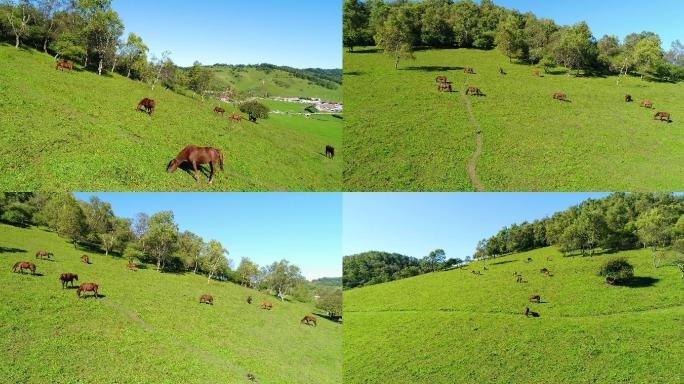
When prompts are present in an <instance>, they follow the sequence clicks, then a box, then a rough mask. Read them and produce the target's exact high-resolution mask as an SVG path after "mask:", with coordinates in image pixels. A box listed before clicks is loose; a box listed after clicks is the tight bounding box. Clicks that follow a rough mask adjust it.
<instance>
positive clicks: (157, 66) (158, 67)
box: [150, 51, 171, 91]
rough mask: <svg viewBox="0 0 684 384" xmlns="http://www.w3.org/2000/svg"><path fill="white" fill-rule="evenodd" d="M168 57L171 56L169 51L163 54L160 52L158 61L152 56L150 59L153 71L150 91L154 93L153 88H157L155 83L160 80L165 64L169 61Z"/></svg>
mask: <svg viewBox="0 0 684 384" xmlns="http://www.w3.org/2000/svg"><path fill="white" fill-rule="evenodd" d="M170 56H171V51H164V52H162V54H161V58H160V59H158V58H157V57H156V56H154V55H152V58H151V59H150V62H151V65H152V69H153V71H154V76H153V78H152V90H153V91H154V87H156V86H157V83H158V82H159V80H160V79H161V78H162V74H163V72H164V68H165V67H166V64H167V63H168V62H169V61H171V59H170Z"/></svg>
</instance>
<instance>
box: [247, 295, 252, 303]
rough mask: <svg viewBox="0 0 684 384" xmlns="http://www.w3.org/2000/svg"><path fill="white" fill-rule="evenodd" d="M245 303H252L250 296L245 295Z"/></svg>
mask: <svg viewBox="0 0 684 384" xmlns="http://www.w3.org/2000/svg"><path fill="white" fill-rule="evenodd" d="M247 304H252V296H247Z"/></svg>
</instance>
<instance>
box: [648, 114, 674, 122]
mask: <svg viewBox="0 0 684 384" xmlns="http://www.w3.org/2000/svg"><path fill="white" fill-rule="evenodd" d="M653 120H660V121H665V122H668V123H669V122H671V121H672V120H671V116H670V114H669V113H668V112H658V113H656V114H655V116H654V117H653Z"/></svg>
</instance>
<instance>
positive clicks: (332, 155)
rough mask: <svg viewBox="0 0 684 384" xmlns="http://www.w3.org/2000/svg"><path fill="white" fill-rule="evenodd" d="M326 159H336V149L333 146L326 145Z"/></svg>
mask: <svg viewBox="0 0 684 384" xmlns="http://www.w3.org/2000/svg"><path fill="white" fill-rule="evenodd" d="M325 157H329V158H331V159H334V158H335V147H333V146H332V145H326V146H325Z"/></svg>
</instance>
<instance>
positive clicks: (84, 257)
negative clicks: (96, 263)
mask: <svg viewBox="0 0 684 384" xmlns="http://www.w3.org/2000/svg"><path fill="white" fill-rule="evenodd" d="M81 261H82V262H84V263H86V264H90V257H88V255H83V256H81Z"/></svg>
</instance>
